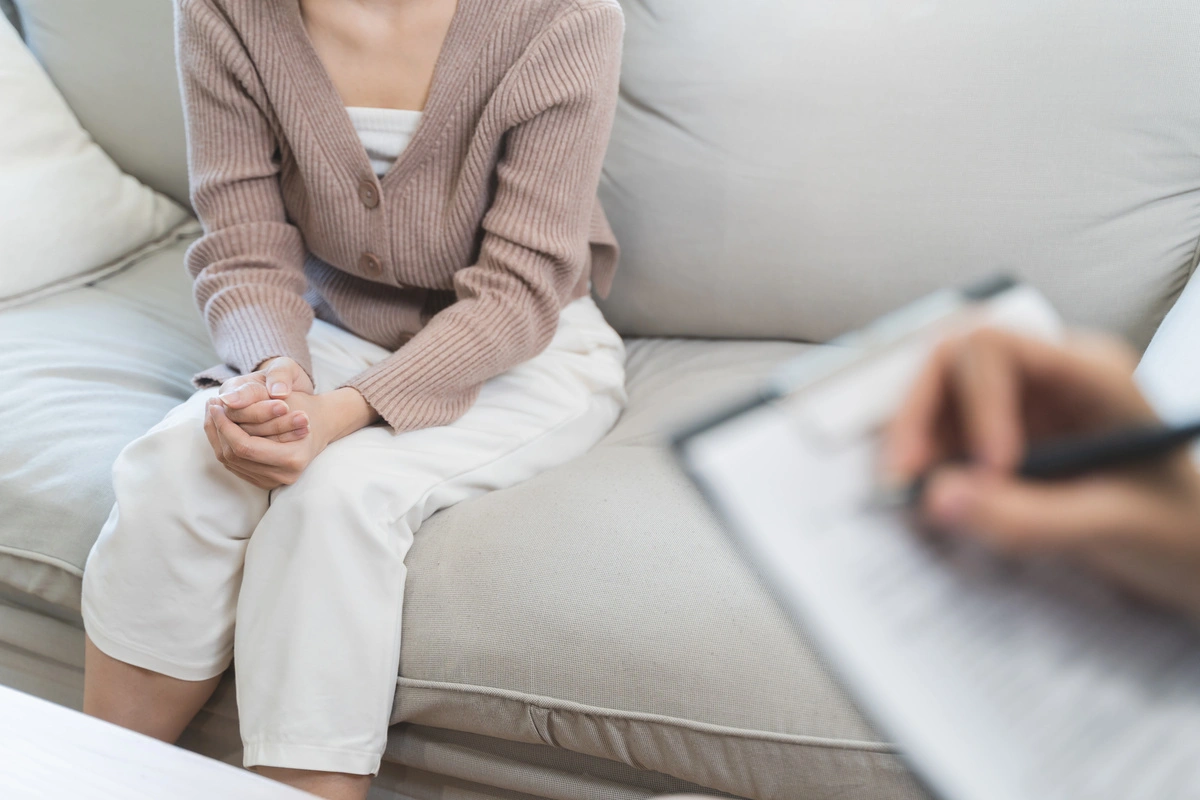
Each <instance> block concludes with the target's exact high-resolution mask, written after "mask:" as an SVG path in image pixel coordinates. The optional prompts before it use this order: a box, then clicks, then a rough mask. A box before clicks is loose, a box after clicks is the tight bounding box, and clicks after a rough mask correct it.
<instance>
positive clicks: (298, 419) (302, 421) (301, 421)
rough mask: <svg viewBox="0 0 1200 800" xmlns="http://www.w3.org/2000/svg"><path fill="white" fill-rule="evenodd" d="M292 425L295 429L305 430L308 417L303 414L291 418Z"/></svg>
mask: <svg viewBox="0 0 1200 800" xmlns="http://www.w3.org/2000/svg"><path fill="white" fill-rule="evenodd" d="M292 424H293V425H295V426H296V427H297V428H307V427H308V415H307V414H304V413H300V414H297V415H296V416H294V417H292Z"/></svg>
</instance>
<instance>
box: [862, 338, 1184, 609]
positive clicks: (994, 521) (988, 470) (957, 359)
mask: <svg viewBox="0 0 1200 800" xmlns="http://www.w3.org/2000/svg"><path fill="white" fill-rule="evenodd" d="M1135 364H1136V362H1135V360H1134V357H1133V356H1132V354H1131V353H1130V352H1129V351H1128V349H1127V348H1124V347H1123V346H1121V345H1119V344H1117V343H1114V342H1112V341H1110V340H1102V339H1096V338H1091V339H1079V340H1076V341H1073V342H1071V343H1069V344H1067V345H1065V346H1060V345H1053V344H1047V343H1044V342H1040V341H1035V340H1032V339H1026V338H1023V337H1019V336H1016V335H1013V334H1008V333H1003V332H1000V331H995V330H984V331H980V332H977V333H974V334H972V335H970V336H968V337H965V338H959V339H954V340H951V341H947V342H945V343H944V344H943V345H942V346H941V347H939V348H938V350H937V351H936V353H935V355H934V356H933V358H932V359H931V360H930V362H929V363H928V364H927V365H926V367H925V369H924V370H923V371H922V373H921V375H920V377H919V378H918V379H917V381H916V383H915V384H914V386H913V388H912V390H911V392H910V394H909V396H908V398H907V399H906V400H905V402H904V404H903V405H902V407H901V410H900V411H899V413H898V414H897V416H896V417H895V419H894V421H893V422H892V424H891V425H890V426H889V428H888V430H887V431H886V434H885V438H884V453H883V460H884V463H883V470H884V474H885V476H886V480H887V482H888V483H889V484H890V485H891V486H893V487H899V488H901V489H904V490H906V491H907V493H908V494H909V495H910V496H912V497H913V498H914V499H915V501H916V504H917V512H918V514H919V515H920V516H921V517H922V518H923V519H924V520H925V521H926V522H928V523H929V524H931V525H933V526H935V527H938V528H941V529H945V530H947V531H950V532H952V533H956V534H958V535H963V536H972V537H975V538H978V539H980V540H982V541H984V542H985V543H987V544H989V545H991V546H992V547H995V548H997V549H999V550H1002V551H1006V552H1011V553H1021V552H1054V553H1059V554H1066V555H1069V556H1073V557H1076V558H1079V559H1081V560H1084V561H1087V562H1089V563H1090V564H1092V565H1094V566H1095V567H1097V568H1099V569H1101V570H1103V571H1104V572H1105V573H1107V574H1109V575H1110V576H1111V577H1113V578H1114V579H1116V580H1118V581H1120V582H1122V583H1123V584H1125V585H1126V586H1128V587H1129V588H1132V589H1134V590H1136V591H1138V592H1139V593H1141V594H1143V595H1146V596H1148V597H1150V598H1152V599H1155V600H1158V601H1161V602H1165V603H1169V604H1171V605H1174V606H1176V607H1180V608H1183V609H1185V610H1187V611H1190V612H1193V613H1196V614H1200V473H1198V472H1197V470H1196V467H1195V466H1194V465H1193V462H1192V460H1191V459H1190V457H1189V455H1188V453H1187V450H1186V447H1184V446H1183V445H1184V444H1186V442H1187V441H1188V437H1187V436H1186V435H1185V434H1184V432H1181V431H1178V430H1175V429H1167V428H1164V427H1163V426H1162V425H1161V423H1160V422H1159V420H1158V419H1157V417H1156V415H1155V414H1154V411H1153V410H1152V409H1151V408H1150V406H1149V404H1148V403H1147V402H1146V400H1145V398H1144V397H1143V396H1142V395H1141V393H1140V392H1139V391H1138V389H1137V387H1136V385H1135V384H1134V382H1133V378H1132V371H1133V367H1134V366H1135ZM913 486H916V487H917V490H916V492H913V491H912V489H911V487H913Z"/></svg>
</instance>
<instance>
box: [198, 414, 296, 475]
mask: <svg viewBox="0 0 1200 800" xmlns="http://www.w3.org/2000/svg"><path fill="white" fill-rule="evenodd" d="M212 420H213V425H214V426H215V428H216V434H217V438H218V441H219V442H220V445H221V453H222V456H223V457H224V459H225V461H226V462H227V463H232V464H240V465H242V466H243V467H254V466H267V467H273V466H284V465H286V463H287V462H288V461H289V454H288V453H287V452H284V451H282V450H281V449H280V446H279V443H277V442H271V441H268V440H266V439H262V438H258V437H254V436H251V435H250V434H248V433H246V432H245V431H244V430H242V429H241V427H240V426H239V425H238V424H237V423H235V422H233V421H232V420H230V419H229V417H228V416H227V415H226V413H225V408H224V406H221V405H213V406H212Z"/></svg>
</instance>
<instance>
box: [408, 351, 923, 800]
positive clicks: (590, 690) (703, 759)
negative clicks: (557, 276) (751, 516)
mask: <svg viewBox="0 0 1200 800" xmlns="http://www.w3.org/2000/svg"><path fill="white" fill-rule="evenodd" d="M805 347H806V346H805V345H797V344H788V343H781V342H757V343H750V342H728V341H726V342H718V341H702V340H697V341H686V340H635V341H632V342H630V343H629V361H628V379H627V384H628V388H629V406H628V408H627V410H626V413H625V414H624V416H623V417H622V419H621V420H620V421H619V422H618V423H617V425H616V427H615V428H614V429H613V430H612V432H611V433H610V434H609V435H608V436H607V437H606V438H605V439H604V441H603V442H601V444H600V445H598V446H597V447H596V448H595V449H593V450H592V452H590V453H589V454H588V455H586V456H585V457H583V458H581V459H579V460H577V461H574V462H572V463H570V464H567V465H564V466H562V467H560V468H558V469H555V470H551V471H549V472H546V473H543V474H542V475H540V476H538V477H536V478H534V479H532V480H530V481H527V482H525V483H523V484H520V485H519V486H516V487H513V488H512V489H507V490H505V491H503V492H496V493H494V494H491V495H487V496H485V497H482V498H479V499H477V500H474V501H471V502H469V503H463V504H460V505H458V506H455V507H453V508H450V509H447V510H446V511H443V512H441V513H439V514H437V515H435V516H434V517H432V518H430V519H429V520H428V521H427V522H426V523H425V525H424V526H423V527H422V528H421V530H420V531H419V532H418V534H417V536H416V542H415V544H414V546H413V549H412V551H411V552H410V554H409V558H408V563H409V567H410V569H409V576H408V581H409V583H408V587H407V592H406V607H405V614H406V618H405V623H404V644H403V645H402V647H401V670H400V673H401V677H400V680H399V684H398V687H397V695H396V705H395V710H394V714H393V720H394V721H397V722H400V721H404V722H412V723H417V724H420V725H424V726H430V727H434V728H449V729H452V730H458V731H465V732H469V733H476V734H483V735H487V736H491V737H496V738H501V739H509V740H514V741H522V742H531V743H540V744H546V745H552V746H556V747H561V748H566V749H569V750H572V751H575V752H579V753H586V754H589V755H594V756H602V757H604V758H607V759H612V760H615V761H622V762H625V763H627V764H630V765H633V766H636V767H640V768H643V769H650V770H654V771H657V772H662V773H666V774H668V775H672V776H675V777H678V778H681V779H683V780H687V781H690V782H693V783H697V784H700V785H702V786H707V787H711V788H713V789H717V790H720V791H724V792H729V793H731V794H734V795H738V796H742V797H750V798H779V799H780V800H782V798H796V797H804V798H806V799H808V798H812V799H813V800H820V799H821V798H833V797H849V796H853V797H855V798H860V799H862V800H865V799H866V798H909V797H920V796H923V795H922V794H921V793H920V791H919V790H918V789H917V788H916V787H915V785H914V784H913V783H912V780H911V778H909V776H908V775H907V773H906V772H905V771H904V769H903V767H902V766H901V765H900V762H899V760H898V759H897V758H896V756H895V754H894V752H893V749H892V748H891V746H890V745H888V744H887V743H886V742H884V741H883V740H882V739H881V738H880V737H879V736H878V735H877V734H875V733H874V732H873V731H872V729H871V728H870V727H869V725H868V724H867V723H866V722H865V721H864V720H863V718H862V717H861V716H860V715H859V713H858V712H857V711H856V710H855V708H854V706H853V705H852V704H851V703H850V702H849V701H848V700H847V698H846V697H845V695H844V693H843V691H842V690H841V689H840V687H839V686H838V685H837V683H836V682H835V681H834V680H833V679H832V678H831V676H830V675H829V673H828V672H827V671H826V670H825V668H824V667H823V665H822V664H821V663H820V661H819V660H818V659H817V657H816V656H815V655H814V653H813V650H812V648H811V646H810V645H809V644H808V642H807V641H806V639H805V638H804V637H803V635H802V634H801V633H798V632H796V631H795V629H794V628H793V626H792V625H790V624H789V623H788V621H787V620H786V619H785V618H784V617H783V615H782V613H781V612H780V611H779V609H778V608H777V606H776V605H775V604H774V603H773V602H772V601H771V599H770V598H769V596H768V595H767V594H766V592H765V591H764V590H763V589H762V588H761V586H760V584H759V582H758V581H757V579H756V578H755V576H754V575H753V574H751V572H750V571H749V569H748V568H747V567H746V566H745V565H744V563H743V561H742V559H741V558H740V557H739V556H738V554H737V553H736V552H735V551H734V549H733V547H732V546H731V544H730V543H729V541H728V540H727V539H726V537H725V535H724V534H723V533H722V532H721V530H720V529H719V527H718V525H717V523H716V521H715V519H714V518H713V516H712V515H711V514H710V512H709V511H708V509H707V507H706V506H705V505H704V503H703V502H702V500H701V498H700V497H699V495H698V493H697V492H696V491H695V490H694V489H693V487H692V486H691V485H690V484H689V482H688V481H687V480H686V478H684V477H683V476H682V474H681V473H680V471H679V470H678V468H677V466H676V465H675V463H674V462H673V460H672V458H671V456H670V453H669V452H668V451H667V449H666V448H665V447H664V446H663V432H664V431H670V430H671V429H673V428H675V427H677V426H679V425H682V424H685V423H686V422H687V421H690V420H693V419H695V417H696V415H697V414H699V413H702V412H703V410H704V409H709V408H712V407H713V406H714V404H719V403H720V402H721V400H720V398H722V397H725V398H734V397H738V398H740V397H742V396H743V395H744V394H745V393H747V392H748V391H749V390H750V389H751V388H752V387H753V386H754V385H755V382H756V381H758V380H759V379H761V378H762V377H763V376H764V375H765V374H766V373H767V371H768V370H770V369H771V368H772V367H773V366H775V365H776V364H778V363H779V362H780V361H782V360H784V359H786V358H788V357H791V356H794V355H796V354H797V353H800V352H803V350H804V349H805Z"/></svg>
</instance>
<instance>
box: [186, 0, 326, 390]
mask: <svg viewBox="0 0 1200 800" xmlns="http://www.w3.org/2000/svg"><path fill="white" fill-rule="evenodd" d="M176 50H177V53H178V59H179V72H180V82H181V85H182V90H183V95H184V108H185V109H186V122H187V141H188V169H189V172H190V174H191V199H192V205H193V207H194V208H195V210H196V214H197V216H198V217H199V218H200V221H201V223H203V226H204V235H203V236H202V237H201V238H200V239H198V240H197V241H196V242H195V243H194V244H193V245H192V246H191V247H190V248H189V249H188V252H187V258H186V263H187V268H188V271H189V272H190V273H191V275H192V277H193V278H194V280H195V283H194V287H193V291H194V295H195V299H196V303H197V305H199V307H200V310H201V313H202V314H203V316H204V320H205V323H206V324H207V326H208V330H209V333H210V335H211V336H212V340H213V345H214V347H215V348H216V350H217V354H218V355H219V356H220V357H221V359H222V360H223V361H224V362H225V366H224V367H216V368H214V369H212V370H208V371H206V372H203V373H200V374H199V375H197V376H196V377H195V378H194V379H193V380H194V382H195V383H196V385H197V386H205V385H212V384H214V383H218V382H220V381H221V380H222V379H224V378H226V377H230V376H231V375H233V374H244V373H246V372H250V371H252V370H253V369H254V368H255V366H257V365H258V364H259V363H261V362H262V361H264V360H265V359H267V358H271V357H273V356H289V357H291V358H293V359H295V360H296V361H297V362H299V364H300V365H301V366H302V367H303V368H304V369H305V371H307V372H308V374H309V375H310V376H311V375H312V363H311V358H310V356H309V352H308V343H307V340H306V336H307V333H308V330H309V327H310V326H311V325H312V319H313V311H312V308H311V307H310V306H309V304H308V303H307V302H306V301H305V299H304V292H305V288H306V280H305V277H304V271H303V265H304V258H305V246H304V241H303V237H302V236H301V234H300V231H299V230H297V229H296V227H295V226H294V225H292V224H290V223H289V222H288V221H287V214H286V212H285V210H284V204H283V196H282V191H281V188H280V182H279V164H278V159H277V157H276V151H277V149H278V141H277V137H276V135H275V133H274V131H273V130H272V127H271V124H270V121H269V119H268V117H267V115H266V113H265V111H264V110H263V109H264V108H265V107H266V102H265V97H264V94H265V93H264V91H263V89H262V86H261V83H259V82H258V80H257V77H256V74H257V73H256V71H255V69H254V68H253V65H252V64H251V62H250V59H249V57H248V56H247V54H246V52H245V51H244V49H243V48H242V45H241V41H240V39H239V37H238V35H237V34H236V33H235V32H234V30H233V29H232V28H231V26H230V25H229V23H228V21H227V20H226V19H225V17H224V16H223V14H222V12H221V11H219V10H217V9H216V8H214V7H213V6H212V5H210V4H209V3H208V2H207V0H180V2H179V4H178V6H177V9H176Z"/></svg>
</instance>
